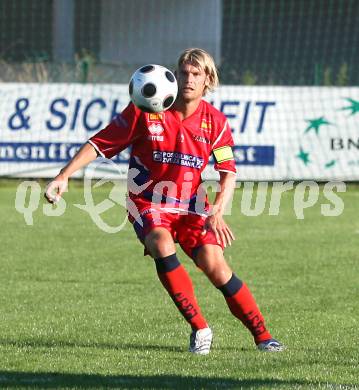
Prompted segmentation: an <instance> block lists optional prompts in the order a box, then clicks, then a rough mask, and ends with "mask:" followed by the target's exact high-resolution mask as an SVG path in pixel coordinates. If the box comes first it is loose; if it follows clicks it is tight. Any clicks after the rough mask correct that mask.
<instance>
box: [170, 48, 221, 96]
mask: <svg viewBox="0 0 359 390" xmlns="http://www.w3.org/2000/svg"><path fill="white" fill-rule="evenodd" d="M183 64H191V65H193V66H195V67H197V68H201V69H203V70H204V72H205V73H206V75H207V77H208V83H207V84H206V86H205V88H204V91H203V95H205V94H206V93H207V92H208V91H213V89H214V88H215V87H217V85H218V84H219V79H218V71H217V68H216V64H215V63H214V59H213V57H212V56H211V55H210V54H209V53H207V52H206V51H205V50H203V49H198V48H190V49H186V50H185V51H184V52H183V53H182V54H181V55H180V57H179V59H178V62H177V71H179V69H180V67H181V66H182V65H183Z"/></svg>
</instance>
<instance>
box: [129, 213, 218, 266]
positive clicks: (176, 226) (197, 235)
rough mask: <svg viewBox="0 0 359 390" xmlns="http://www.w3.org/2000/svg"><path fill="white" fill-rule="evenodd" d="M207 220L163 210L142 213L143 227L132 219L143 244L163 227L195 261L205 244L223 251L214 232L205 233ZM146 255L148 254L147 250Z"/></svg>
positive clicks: (198, 216) (197, 216)
mask: <svg viewBox="0 0 359 390" xmlns="http://www.w3.org/2000/svg"><path fill="white" fill-rule="evenodd" d="M205 220H206V217H202V216H200V215H198V214H187V213H185V214H180V213H169V212H166V211H162V210H158V211H152V210H145V211H144V212H143V213H141V221H142V224H143V226H141V224H140V223H139V222H138V221H133V220H132V218H130V221H131V222H132V224H133V227H134V229H135V232H136V234H137V237H138V238H139V240H140V241H141V242H142V243H143V244H144V241H145V237H146V235H147V234H148V233H149V232H150V231H151V230H152V229H154V228H156V227H163V228H166V229H167V230H168V231H169V232H170V233H171V235H172V237H173V240H174V242H177V243H179V244H180V246H181V248H182V249H183V251H184V252H185V253H186V254H187V255H188V256H189V257H190V258H191V259H193V260H195V257H196V254H197V251H198V249H199V248H200V247H201V246H203V245H205V244H212V245H218V246H220V247H221V248H222V249H223V245H221V244H219V243H218V242H217V240H216V236H215V234H214V233H213V232H211V231H206V232H204V231H203V226H204V222H205ZM145 254H148V252H146V250H145Z"/></svg>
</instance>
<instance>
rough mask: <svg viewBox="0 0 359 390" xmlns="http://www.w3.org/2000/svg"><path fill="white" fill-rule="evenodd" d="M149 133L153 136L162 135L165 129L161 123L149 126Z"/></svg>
mask: <svg viewBox="0 0 359 390" xmlns="http://www.w3.org/2000/svg"><path fill="white" fill-rule="evenodd" d="M148 131H149V132H150V133H151V134H152V135H160V134H162V133H163V131H164V128H163V127H162V125H160V124H159V123H152V125H150V126H148Z"/></svg>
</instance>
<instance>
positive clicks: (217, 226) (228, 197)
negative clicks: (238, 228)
mask: <svg viewBox="0 0 359 390" xmlns="http://www.w3.org/2000/svg"><path fill="white" fill-rule="evenodd" d="M219 174H220V180H219V185H220V190H219V191H218V192H217V193H216V198H215V200H214V203H213V205H212V212H211V213H210V215H209V216H208V217H207V219H206V222H205V226H204V229H205V230H212V231H213V232H214V234H215V236H216V239H217V242H218V243H222V244H223V246H224V247H226V246H227V245H231V243H232V241H233V240H234V239H235V237H234V234H233V232H232V230H231V229H230V227H229V226H228V225H227V223H226V222H225V221H224V218H223V214H224V211H225V209H226V206H227V205H228V203H229V202H230V201H232V199H233V192H234V188H235V186H236V174H235V173H234V172H219Z"/></svg>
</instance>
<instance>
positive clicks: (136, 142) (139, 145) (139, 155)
mask: <svg viewBox="0 0 359 390" xmlns="http://www.w3.org/2000/svg"><path fill="white" fill-rule="evenodd" d="M89 142H90V143H91V144H92V145H93V146H94V147H95V148H96V150H97V151H98V153H99V154H100V155H101V156H103V157H107V158H111V157H113V156H114V155H116V154H117V153H119V152H121V151H122V150H124V149H125V148H127V147H128V146H130V145H132V150H131V157H130V162H129V178H130V182H129V197H130V198H131V200H133V201H134V202H135V203H136V206H137V207H138V209H139V210H138V211H139V212H143V211H144V210H146V209H149V208H150V207H151V204H152V205H153V204H154V203H155V204H160V205H161V208H166V210H167V211H174V212H175V211H180V210H186V211H187V212H190V213H196V214H203V212H204V211H205V210H206V207H207V198H206V196H205V197H203V196H202V198H201V200H200V203H201V205H202V204H205V207H204V208H203V207H202V206H199V207H197V206H198V204H197V203H198V198H199V195H198V194H199V192H200V191H198V188H199V186H200V184H201V182H202V180H201V173H202V171H203V169H204V168H205V166H206V165H207V164H208V159H209V157H210V155H211V154H213V156H214V159H215V169H216V170H218V171H226V172H233V173H235V172H236V169H235V162H234V157H233V153H232V146H233V139H232V134H231V129H230V127H229V125H228V122H227V119H226V117H225V116H224V115H223V114H222V113H221V112H219V111H218V110H217V109H215V108H214V107H213V106H212V105H211V104H209V103H207V102H206V101H204V100H202V101H201V102H200V104H199V105H198V108H197V110H196V111H195V112H194V113H193V114H192V115H191V116H189V117H187V118H186V119H184V120H181V119H180V117H179V115H178V113H177V112H176V110H175V109H174V108H170V109H169V110H167V111H165V112H162V113H145V112H142V111H140V110H139V109H138V108H137V107H136V106H135V105H134V104H133V103H130V104H129V105H128V106H127V107H126V108H125V110H124V111H123V112H122V113H121V114H119V115H117V116H116V117H115V118H114V120H113V121H112V122H111V123H110V124H109V125H108V126H107V127H106V128H104V129H103V130H101V131H100V132H98V133H97V134H96V135H95V136H93V137H92V138H90V140H89ZM202 195H203V192H202ZM196 204H197V206H196Z"/></svg>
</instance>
